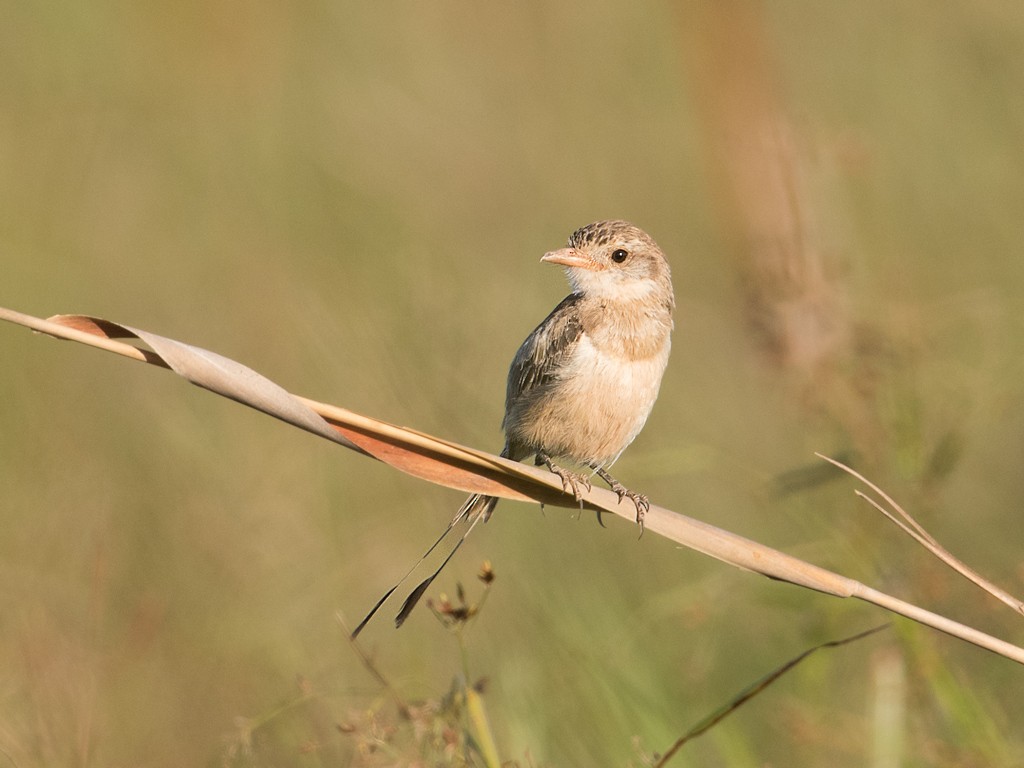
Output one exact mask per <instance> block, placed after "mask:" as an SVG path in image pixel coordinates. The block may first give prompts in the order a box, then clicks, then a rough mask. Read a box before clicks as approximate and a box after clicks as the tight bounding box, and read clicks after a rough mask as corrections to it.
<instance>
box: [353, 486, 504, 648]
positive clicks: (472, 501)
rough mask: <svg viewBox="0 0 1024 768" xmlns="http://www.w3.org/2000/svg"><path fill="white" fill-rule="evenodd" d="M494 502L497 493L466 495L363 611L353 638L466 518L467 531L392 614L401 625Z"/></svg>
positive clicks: (489, 510) (486, 518) (488, 514)
mask: <svg viewBox="0 0 1024 768" xmlns="http://www.w3.org/2000/svg"><path fill="white" fill-rule="evenodd" d="M497 504H498V499H497V497H495V496H484V495H483V494H480V493H474V494H473V495H472V496H470V497H469V498H468V499H466V501H465V502H464V503H463V505H462V506H461V507H459V511H458V512H456V513H455V517H453V518H452V521H451V522H450V523H448V526H447V527H446V528H445V529H444V531H443V532H442V533H441V535H440V536H438V537H437V541H435V542H434V543H433V544H431V545H430V549H428V550H427V551H426V552H424V553H423V556H422V557H421V558H420V559H419V560H417V561H416V564H415V565H413V567H412V568H410V569H409V571H408V573H406V574H405V576H403V577H402V578H401V579H399V581H398V583H397V584H395V586H393V587H392V588H391V589H389V590H388V591H387V592H385V593H384V596H383V597H381V599H380V600H378V601H377V604H376V605H374V606H373V608H371V609H370V612H369V613H368V614H366V616H365V617H364V618H363V620H362V621H360V622H359V626H357V627H356V628H355V629H354V630H353V631H352V639H353V640H355V639H356V636H357V635H358V634H359V633H360V632H361V631H362V629H363V627H365V626H366V624H367V622H368V621H369V620H370V619H371V618H373V615H374V614H375V613H377V611H378V610H379V609H380V607H381V606H382V605H384V603H385V602H386V601H387V599H388V598H389V597H391V595H392V594H393V593H394V591H395V590H396V589H398V588H399V587H400V586H401V585H402V583H403V582H404V581H405V580H406V579H407V578H409V576H410V575H411V574H412V572H413V571H415V570H416V569H417V568H418V567H419V565H420V563H422V562H423V561H424V560H426V559H427V557H429V556H430V553H431V552H433V551H434V550H435V549H437V547H438V546H439V545H440V544H441V542H442V541H444V540H445V538H446V537H447V536H448V534H449V533H451V530H452V528H454V527H455V526H456V525H458V524H459V523H461V522H462V521H463V520H469V521H470V524H469V528H467V529H466V532H465V533H464V534H462V536H461V537H460V538H459V540H458V541H457V542H455V546H454V547H452V550H451V552H449V553H448V555H447V557H445V559H444V560H443V561H442V562H441V565H439V566H438V567H437V570H436V571H434V573H433V574H431V576H430V577H429V578H427V579H425V580H424V581H422V582H421V583H420V584H419V586H417V587H416V589H414V590H413V591H412V592H411V593H409V596H408V597H407V598H405V602H404V603H402V609H401V610H400V611H399V612H398V615H397V616H395V627H400V626H402V624H403V623H404V622H405V620H406V619H407V618H409V614H410V613H412V610H413V608H415V607H416V604H417V603H418V602H419V601H420V599H421V598H422V597H423V594H424V593H425V592H426V591H427V589H429V588H430V585H431V583H432V582H433V581H434V579H436V578H437V575H438V574H439V573H441V570H442V569H443V568H444V567H445V566H446V565H448V561H449V560H451V559H452V556H453V555H454V554H455V553H456V552H457V551H458V549H459V547H461V546H462V542H464V541H465V540H466V537H467V536H469V534H470V532H471V531H472V530H473V528H475V527H476V524H477V523H478V522H480V520H481V519H483V521H484V522H485V523H486V522H487V521H488V520H489V519H490V517H491V514H492V513H493V512H494V507H495V506H496V505H497Z"/></svg>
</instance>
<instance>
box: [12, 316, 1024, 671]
mask: <svg viewBox="0 0 1024 768" xmlns="http://www.w3.org/2000/svg"><path fill="white" fill-rule="evenodd" d="M0 320H7V321H9V322H12V323H16V324H18V325H22V326H25V327H27V328H31V329H33V330H36V331H39V332H41V333H46V334H49V335H51V336H55V337H57V338H61V339H68V340H72V341H77V342H80V343H83V344H88V345H90V346H94V347H99V348H101V349H105V350H107V351H109V352H114V353H116V354H120V355H123V356H125V357H128V358H131V359H133V360H138V361H141V362H146V363H149V364H151V365H158V366H161V367H165V368H170V369H171V370H173V371H174V372H175V373H177V374H179V375H180V376H182V377H184V378H185V379H187V380H188V381H190V382H191V383H193V384H195V385H197V386H200V387H203V388H205V389H208V390H210V391H212V392H216V393H217V394H220V395H223V396H224V397H227V398H230V399H232V400H235V401H237V402H240V403H243V404H244V405H248V406H250V407H252V408H256V409H258V410H260V411H263V412H264V413H267V414H269V415H271V416H274V417H275V418H278V419H281V420H282V421H285V422H288V423H290V424H292V425H294V426H296V427H299V428H300V429H304V430H306V431H309V432H312V433H313V434H316V435H319V436H320V437H324V438H326V439H328V440H332V441H333V442H336V443H338V444H340V445H343V446H345V447H347V448H350V449H352V450H355V451H357V452H359V453H362V454H364V455H367V456H371V457H373V458H375V459H378V460H380V461H383V462H386V463H388V464H390V465H391V466H393V467H395V468H396V469H399V470H401V471H403V472H406V473H408V474H410V475H413V476H415V477H420V478H422V479H424V480H428V481H429V482H432V483H435V484H437V485H443V486H447V487H449V488H456V489H459V490H462V491H468V492H470V493H483V494H486V495H489V496H498V497H502V498H509V499H520V500H528V501H534V502H538V503H542V504H551V505H555V506H563V507H571V508H578V506H579V503H578V502H577V501H576V500H575V499H574V498H573V495H572V494H571V493H565V492H564V491H563V490H562V484H561V482H560V481H559V480H558V478H557V477H555V476H554V475H552V473H550V472H546V471H544V470H541V469H537V468H536V467H530V466H527V465H525V464H520V463H518V462H514V461H510V460H508V459H503V458H501V457H500V456H495V455H493V454H489V453H487V452H485V451H479V450H476V449H473V448H467V447H465V446H461V445H459V444H457V443H453V442H450V441H447V440H442V439H440V438H436V437H433V436H431V435H427V434H425V433H423V432H418V431H416V430H412V429H407V428H405V427H399V426H396V425H393V424H388V423H387V422H383V421H380V420H378V419H374V418H372V417H369V416H363V415H361V414H356V413H353V412H352V411H348V410H346V409H343V408H339V407H337V406H331V405H325V404H322V403H317V402H316V401H313V400H307V399H305V398H300V397H297V396H294V395H291V394H290V393H288V392H287V391H285V390H284V389H283V388H281V387H280V386H278V385H277V384H275V383H274V382H272V381H270V380H269V379H267V378H265V377H263V376H261V375H260V374H258V373H257V372H256V371H253V370H252V369H250V368H247V367H245V366H243V365H241V364H240V363H237V362H235V361H234V360H231V359H229V358H226V357H223V356H221V355H218V354H216V353H214V352H210V351H209V350H205V349H202V348H200V347H194V346H192V345H189V344H184V343H182V342H180V341H175V340H174V339H168V338H165V337H163V336H158V335H157V334H153V333H149V332H147V331H141V330H138V329H134V328H130V327H129V326H125V325H119V324H116V323H112V322H109V321H106V320H100V319H96V318H91V317H86V316H83V315H66V316H55V317H52V318H50V319H48V320H41V319H39V318H35V317H31V316H29V315H24V314H21V313H18V312H13V311H11V310H7V309H3V308H0ZM118 338H135V339H138V340H140V341H142V342H143V343H145V344H146V345H147V346H148V347H149V348H150V349H151V350H152V351H149V350H146V349H140V348H139V347H136V346H134V345H133V344H128V343H125V342H121V341H116V340H115V339H118ZM865 482H866V481H865ZM581 495H582V504H583V506H584V507H586V508H588V509H590V510H594V511H598V510H600V511H603V512H611V513H613V514H616V515H619V516H620V517H623V518H625V519H627V520H629V521H631V522H632V521H633V519H634V516H635V511H636V510H635V508H634V505H633V503H632V502H631V501H628V500H627V501H626V503H624V504H620V499H619V498H618V496H617V495H616V494H615V493H613V492H612V491H608V490H604V489H601V488H592V489H590V490H587V491H583V492H582V494H581ZM645 525H646V528H647V530H649V531H651V532H653V533H656V534H658V535H661V536H665V537H667V538H669V539H671V540H672V541H675V542H676V543H678V544H681V545H683V546H685V547H689V548H690V549H695V550H697V551H698V552H702V553H704V554H706V555H709V556H711V557H714V558H716V559H718V560H721V561H723V562H726V563H729V564H730V565H733V566H735V567H737V568H741V569H744V570H747V571H752V572H754V573H760V574H762V575H764V576H768V577H769V578H772V579H778V580H780V581H788V582H790V583H791V584H796V585H798V586H801V587H806V588H808V589H813V590H816V591H819V592H824V593H827V594H830V595H834V596H836V597H857V598H859V599H861V600H865V601H867V602H870V603H873V604H875V605H878V606H880V607H882V608H886V609H887V610H890V611H892V612H894V613H898V614H900V615H902V616H906V617H908V618H910V619H913V620H914V621H917V622H920V623H922V624H925V625H927V626H930V627H933V628H935V629H938V630H940V631H942V632H945V633H947V634H949V635H952V636H954V637H958V638H961V639H963V640H966V641H967V642H970V643H973V644H975V645H977V646H979V647H982V648H985V649H987V650H990V651H992V652H994V653H998V654H1000V655H1002V656H1005V657H1006V658H1008V659H1012V660H1014V661H1016V662H1018V663H1021V664H1024V649H1022V648H1019V647H1017V646H1014V645H1011V644H1009V643H1006V642H1004V641H1002V640H999V639H997V638H994V637H991V636H989V635H986V634H985V633H983V632H979V631H977V630H975V629H973V628H971V627H967V626H964V625H963V624H960V623H958V622H955V621H952V620H951V619H947V618H945V617H943V616H940V615H938V614H935V613H932V612H930V611H926V610H924V609H922V608H919V607H917V606H914V605H912V604H910V603H906V602H905V601H902V600H899V599H898V598H895V597H892V596H890V595H886V594H884V593H882V592H879V591H877V590H874V589H871V588H869V587H866V586H864V585H863V584H860V583H859V582H857V581H855V580H853V579H849V578H847V577H845V576H841V575H839V574H837V573H833V572H831V571H828V570H826V569H824V568H820V567H818V566H816V565H813V564H811V563H807V562H805V561H803V560H800V559H798V558H795V557H792V556H790V555H787V554H785V553H783V552H779V551H777V550H775V549H772V548H771V547H766V546H764V545H763V544H759V543H757V542H755V541H751V540H749V539H746V538H744V537H742V536H738V535H736V534H734V533H730V532H729V531H725V530H722V529H721V528H716V527H715V526H712V525H708V524H707V523H703V522H701V521H699V520H695V519H693V518H690V517H686V516H685V515H681V514H679V513H677V512H673V511H671V510H668V509H665V508H664V507H659V506H657V505H654V504H652V505H651V508H650V510H649V511H648V512H647V515H646V518H645Z"/></svg>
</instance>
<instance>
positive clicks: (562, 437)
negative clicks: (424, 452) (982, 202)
mask: <svg viewBox="0 0 1024 768" xmlns="http://www.w3.org/2000/svg"><path fill="white" fill-rule="evenodd" d="M541 261H544V262H548V263H549V264H558V265H561V266H562V267H564V268H565V272H566V275H567V276H568V278H569V284H570V286H571V287H572V293H570V294H569V295H568V296H566V297H565V298H564V299H562V301H561V302H560V303H559V304H558V306H557V307H555V308H554V310H552V312H551V314H549V315H548V316H547V318H545V319H544V322H542V323H541V324H540V325H538V326H537V327H536V328H535V329H534V330H533V332H532V333H531V334H530V335H529V336H527V337H526V341H524V342H523V344H522V346H520V347H519V351H518V352H516V356H515V358H514V359H513V360H512V366H511V368H510V369H509V372H508V385H507V387H506V392H505V418H504V420H503V422H502V429H503V430H504V432H505V448H504V450H503V451H502V453H501V455H502V456H504V457H506V458H509V459H514V460H516V461H522V460H524V459H528V458H530V457H534V459H535V460H536V463H537V464H538V465H542V464H543V465H545V466H547V467H548V469H550V470H551V471H552V472H554V473H555V474H557V475H558V476H559V477H560V478H561V481H562V487H563V489H564V490H567V491H572V493H573V494H574V496H575V497H576V499H577V500H579V499H580V498H581V490H580V488H581V487H586V488H588V489H589V488H590V479H589V475H588V474H582V473H580V472H577V471H574V470H570V469H567V468H564V467H561V466H559V465H558V464H556V463H555V461H554V460H555V459H559V460H561V459H565V460H567V461H568V462H569V463H571V464H573V465H577V466H579V467H587V468H589V469H590V470H592V471H593V472H596V473H597V475H598V476H599V477H600V478H601V479H603V480H604V481H605V482H606V483H608V485H609V486H610V487H611V489H612V490H613V491H615V492H616V493H617V494H618V495H619V501H620V502H621V501H622V500H623V499H624V498H628V499H630V500H631V501H632V502H633V504H634V505H635V506H636V521H637V523H639V524H640V525H641V526H642V525H643V519H644V513H645V512H646V511H647V510H648V509H649V508H650V504H649V502H648V500H647V497H646V496H644V495H643V494H639V493H635V492H634V491H631V490H629V489H627V488H626V487H625V486H623V485H622V484H621V483H620V482H619V481H618V480H616V479H615V478H614V477H612V476H611V475H610V474H609V473H608V468H609V467H610V466H611V465H612V464H613V463H614V462H615V460H616V459H617V458H618V457H619V455H620V454H621V453H622V452H623V451H624V450H625V449H626V447H627V446H628V445H629V444H630V443H631V442H632V441H633V438H635V437H636V436H637V434H639V432H640V430H641V429H642V428H643V426H644V423H645V422H646V421H647V416H648V415H649V414H650V412H651V408H652V407H653V406H654V401H655V400H656V399H657V397H658V389H659V387H660V386H661V377H662V374H663V373H664V372H665V366H666V364H667V363H668V356H669V350H670V348H671V344H672V342H671V337H672V311H673V309H674V308H675V299H674V297H673V295H672V276H671V270H670V269H669V265H668V261H667V260H666V259H665V255H664V254H663V253H662V252H661V249H660V248H659V247H658V244H657V243H655V242H654V240H653V239H652V238H651V237H650V235H648V234H647V233H646V232H644V231H643V230H642V229H639V228H638V227H635V226H633V225H632V224H630V223H629V222H625V221H598V222H595V223H593V224H588V225H587V226H585V227H581V228H580V229H577V230H576V231H575V232H573V233H572V235H571V236H570V237H569V242H568V244H567V245H566V247H565V248H560V249H559V250H557V251H551V252H550V253H546V254H544V256H543V257H541ZM497 503H498V499H497V498H495V497H493V496H484V495H482V494H474V495H473V496H470V497H469V498H468V499H467V500H466V502H465V503H464V504H463V505H462V507H461V508H460V509H459V511H458V513H457V514H456V515H455V518H454V519H453V520H452V523H451V525H449V527H448V529H447V530H446V531H445V533H444V534H442V536H441V538H440V539H438V541H437V542H435V544H434V547H436V546H437V544H438V543H440V541H441V540H442V539H443V538H444V536H445V535H446V534H447V533H448V531H450V530H451V528H452V526H454V525H455V524H456V523H458V522H459V521H461V520H465V519H467V518H471V519H472V520H473V523H474V524H475V523H476V522H477V521H479V520H480V519H483V520H485V521H486V520H487V519H488V518H489V517H490V515H491V513H492V512H493V511H494V507H495V505H496V504H497ZM599 519H600V518H599ZM466 535H468V531H467V532H466ZM463 540H465V536H463V538H462V539H461V540H460V541H459V542H458V543H457V544H456V545H455V548H454V549H452V551H451V552H450V553H449V555H448V557H447V558H446V559H445V561H444V562H443V563H442V564H441V567H440V568H438V569H437V571H435V572H434V574H433V576H431V577H430V578H429V579H427V580H426V581H424V582H423V583H421V584H420V585H419V586H418V587H417V588H416V589H415V590H414V591H413V593H412V594H411V595H410V596H409V598H408V599H407V600H406V601H405V604H404V605H403V606H402V610H401V611H400V613H399V614H398V617H397V618H396V620H395V623H396V625H398V626H401V624H402V622H403V621H404V620H405V618H406V617H407V616H408V615H409V613H410V612H411V611H412V609H413V607H415V605H416V603H417V602H418V600H419V598H420V597H422V595H423V593H424V592H425V591H426V589H427V587H429V586H430V583H431V582H432V581H433V580H434V578H435V577H436V576H437V574H438V573H440V571H441V568H443V567H444V565H445V564H446V563H447V562H448V560H449V559H451V556H452V555H453V554H454V553H455V550H456V549H458V546H459V544H461V543H462V541H463ZM434 547H431V549H430V550H428V552H427V554H429V553H430V552H431V551H433V549H434ZM424 557H426V555H424ZM396 587H397V585H396ZM393 591H394V588H392V590H390V591H389V592H388V593H387V594H385V595H384V597H383V598H382V599H381V600H380V602H378V603H377V605H376V606H375V607H374V609H373V611H371V612H370V614H369V615H368V616H367V617H366V619H364V620H363V622H362V623H361V624H360V625H359V627H357V629H356V631H355V632H354V633H353V636H355V634H357V633H358V632H359V630H360V629H362V627H363V626H364V625H365V623H366V621H368V620H369V618H370V616H372V615H373V613H374V612H376V610H377V608H379V607H380V606H381V605H382V604H383V602H384V601H385V600H386V599H387V598H388V597H389V596H390V595H391V592H393Z"/></svg>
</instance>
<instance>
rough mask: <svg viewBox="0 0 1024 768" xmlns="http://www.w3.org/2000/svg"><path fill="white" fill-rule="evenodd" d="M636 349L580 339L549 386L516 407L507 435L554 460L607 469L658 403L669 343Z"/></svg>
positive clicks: (593, 337)
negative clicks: (642, 350)
mask: <svg viewBox="0 0 1024 768" xmlns="http://www.w3.org/2000/svg"><path fill="white" fill-rule="evenodd" d="M658 341H659V343H658V344H657V345H655V346H653V348H650V349H647V350H646V351H647V352H648V354H645V355H642V356H638V355H637V354H636V350H635V349H624V348H623V346H622V345H615V344H609V343H608V339H606V338H602V337H601V336H600V335H592V334H590V333H583V334H582V335H581V336H580V338H579V340H578V342H577V345H576V348H575V349H574V350H573V354H572V356H571V359H570V360H569V361H568V362H567V364H566V365H565V366H564V367H563V368H562V369H561V370H560V371H558V373H557V375H556V376H555V379H554V381H552V383H551V384H550V385H549V386H547V387H544V388H543V389H541V390H538V391H536V392H535V393H533V397H530V398H529V399H528V400H527V401H526V402H523V403H520V404H519V405H520V407H521V409H522V410H521V412H520V413H519V414H517V416H518V418H515V417H514V418H513V419H512V421H511V422H510V425H513V428H514V429H515V430H517V431H518V434H515V435H509V437H510V438H513V439H515V440H517V441H519V442H522V443H524V444H527V445H530V446H533V447H537V448H541V449H543V450H544V451H545V452H547V453H549V454H551V455H555V456H565V457H568V458H570V459H572V460H573V461H576V462H580V463H585V464H598V465H602V466H608V465H609V464H611V463H612V462H613V461H614V460H615V459H616V458H618V456H619V454H620V453H622V451H623V450H624V449H625V448H626V446H628V445H629V444H630V443H631V442H632V441H633V438H635V437H636V436H637V434H638V433H639V432H640V430H641V429H642V428H643V425H644V423H645V422H646V421H647V416H648V414H649V413H650V412H651V408H652V407H653V405H654V401H655V400H656V399H657V397H658V389H659V387H660V386H661V377H662V374H663V373H664V371H665V366H666V364H667V362H668V355H669V347H670V340H669V336H668V334H667V333H665V334H663V335H662V336H661V337H660V339H658Z"/></svg>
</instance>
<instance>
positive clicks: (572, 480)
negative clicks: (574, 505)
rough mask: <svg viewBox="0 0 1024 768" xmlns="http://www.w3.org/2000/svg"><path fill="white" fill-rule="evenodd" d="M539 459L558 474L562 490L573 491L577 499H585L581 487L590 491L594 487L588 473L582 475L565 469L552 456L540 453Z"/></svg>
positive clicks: (573, 495)
mask: <svg viewBox="0 0 1024 768" xmlns="http://www.w3.org/2000/svg"><path fill="white" fill-rule="evenodd" d="M537 459H538V461H539V462H540V463H542V464H543V465H544V466H545V467H547V468H548V469H550V470H551V471H552V472H554V473H555V474H556V475H558V479H559V480H561V481H562V490H563V491H572V497H573V498H574V499H576V501H583V492H582V491H581V490H580V488H586V489H587V490H588V491H589V490H590V489H591V488H592V487H593V486H592V485H591V484H590V478H588V477H587V476H586V475H581V474H580V473H579V472H572V471H570V470H568V469H563V468H562V467H560V466H558V465H557V464H555V462H553V461H552V460H551V457H550V456H548V455H546V454H543V453H538V454H537Z"/></svg>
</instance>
